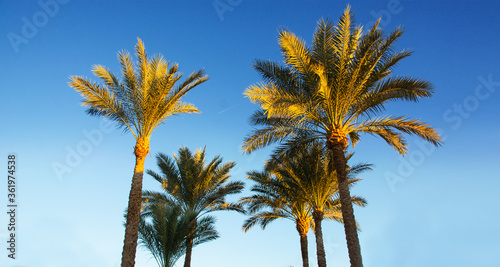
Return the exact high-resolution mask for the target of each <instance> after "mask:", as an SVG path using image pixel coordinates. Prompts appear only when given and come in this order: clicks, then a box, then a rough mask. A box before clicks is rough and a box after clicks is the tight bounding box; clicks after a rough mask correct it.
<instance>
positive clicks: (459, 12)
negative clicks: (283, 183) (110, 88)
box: [0, 0, 500, 267]
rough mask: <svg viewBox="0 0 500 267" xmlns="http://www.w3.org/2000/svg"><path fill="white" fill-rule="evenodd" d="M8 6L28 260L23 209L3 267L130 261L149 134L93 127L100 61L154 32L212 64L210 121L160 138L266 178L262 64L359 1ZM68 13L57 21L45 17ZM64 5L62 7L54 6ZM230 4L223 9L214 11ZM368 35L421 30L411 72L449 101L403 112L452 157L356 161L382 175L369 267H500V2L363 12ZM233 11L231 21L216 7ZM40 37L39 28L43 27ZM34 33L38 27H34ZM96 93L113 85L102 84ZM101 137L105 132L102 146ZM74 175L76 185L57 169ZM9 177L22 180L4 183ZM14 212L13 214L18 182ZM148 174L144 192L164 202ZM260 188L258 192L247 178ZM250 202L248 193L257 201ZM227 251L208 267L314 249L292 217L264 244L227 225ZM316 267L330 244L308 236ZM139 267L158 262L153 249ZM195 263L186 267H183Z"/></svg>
mask: <svg viewBox="0 0 500 267" xmlns="http://www.w3.org/2000/svg"><path fill="white" fill-rule="evenodd" d="M54 1H55V0H41V1H40V2H38V1H13V0H9V1H0V36H2V38H1V41H0V51H1V52H0V53H1V59H2V63H3V64H1V65H0V69H1V71H0V78H1V81H2V86H1V90H2V96H1V99H2V105H1V108H0V109H1V111H2V114H3V115H2V116H1V119H0V122H1V125H2V131H1V132H0V151H1V153H0V156H1V158H2V160H0V169H3V170H6V168H7V155H8V154H9V153H16V155H17V157H18V172H17V173H16V174H17V179H18V184H17V186H18V188H17V189H18V197H17V202H18V204H19V207H18V217H17V223H18V231H17V236H18V241H17V242H18V243H17V245H18V252H17V256H18V259H16V260H15V261H13V260H11V259H8V258H7V251H6V249H5V248H6V247H7V243H6V241H7V219H8V218H7V214H6V212H1V213H0V266H7V267H11V266H12V267H14V266H26V267H27V266H29V267H31V266H37V267H59V266H61V267H62V266H75V267H80V266H81V267H87V266H97V267H99V266H103V267H105V266H112V267H115V266H119V263H120V257H121V249H122V242H123V235H124V227H123V226H122V222H123V217H122V215H123V211H124V209H125V208H126V206H127V199H128V192H129V190H130V182H131V176H132V172H133V164H134V156H133V154H132V152H133V146H134V140H133V136H132V135H130V134H122V133H121V131H119V130H115V129H114V128H111V129H109V127H107V126H109V125H106V124H105V122H103V120H102V119H100V118H95V117H89V116H87V115H86V114H85V108H83V107H81V106H80V104H79V103H80V101H81V97H80V96H79V95H78V94H77V93H76V92H75V91H74V90H73V89H71V88H70V87H69V86H68V85H67V82H68V77H69V76H70V75H83V76H87V77H92V79H95V78H94V77H93V76H92V74H91V72H90V69H91V66H92V65H93V64H102V65H105V66H107V67H109V68H110V69H111V70H112V71H114V72H115V73H118V72H119V70H120V69H119V65H118V61H117V53H118V52H119V51H120V50H122V49H125V50H128V51H133V48H134V45H135V44H136V40H137V37H140V38H141V39H142V40H143V41H144V42H145V45H146V49H147V51H148V52H149V54H150V55H153V54H158V53H161V54H163V55H164V56H165V58H166V59H168V60H170V61H171V62H177V63H179V69H180V71H181V72H184V73H191V72H192V71H194V70H198V69H200V68H205V70H206V73H207V74H208V75H209V76H210V80H209V81H208V82H207V83H205V84H203V85H201V86H200V87H198V88H196V89H194V90H193V91H191V92H190V93H189V94H188V95H187V96H186V99H185V100H186V101H188V102H191V103H193V104H195V105H196V106H197V107H198V108H199V109H200V110H201V111H202V114H199V115H186V116H181V117H176V118H172V119H171V120H169V121H168V122H167V123H166V124H165V125H163V126H161V127H160V128H159V129H157V130H156V131H155V132H154V134H153V137H152V140H151V156H148V158H147V159H146V168H147V169H153V170H157V169H156V164H155V159H154V155H155V154H156V153H158V152H163V153H166V154H172V153H173V152H175V151H177V150H178V148H179V147H180V146H183V145H184V146H187V147H189V148H190V149H192V150H194V149H197V148H200V147H203V146H206V147H207V148H206V149H207V153H208V156H209V157H210V158H211V157H213V156H215V155H217V154H220V155H221V156H222V157H223V158H224V160H226V161H230V160H231V161H236V163H237V166H236V167H235V168H234V170H233V172H232V175H233V178H232V179H235V180H243V181H244V180H245V172H246V171H248V170H253V169H260V168H261V167H262V163H263V161H264V160H265V159H266V157H267V155H268V154H269V152H270V149H264V150H259V151H257V152H255V153H254V154H252V155H243V154H242V153H241V150H240V147H241V144H242V140H243V138H244V137H245V136H246V135H247V134H248V133H249V132H250V129H251V127H250V126H249V124H248V118H249V116H250V115H251V114H252V113H253V111H254V110H255V109H256V108H257V107H256V106H255V105H253V104H252V103H250V102H249V101H248V99H245V98H244V97H243V95H242V93H243V91H244V90H245V89H246V88H247V87H248V86H249V85H251V84H254V83H257V82H259V81H260V78H259V76H258V75H257V73H256V72H255V71H254V70H253V69H252V65H251V62H252V60H253V59H256V58H261V59H272V60H276V61H280V60H281V55H280V51H279V47H278V44H277V33H278V29H279V28H281V27H285V28H287V29H289V30H290V31H292V32H294V33H296V34H297V35H298V36H301V37H302V38H303V39H304V40H306V42H308V43H309V44H310V41H311V38H312V34H313V32H314V29H315V27H316V23H317V21H318V20H319V19H320V18H322V17H325V18H326V17H328V18H330V19H331V20H334V21H336V20H337V19H338V17H339V16H340V14H341V12H342V11H343V10H344V8H345V6H346V5H347V3H348V2H346V1H319V0H307V1H249V0H239V1H238V0H232V1H229V0H216V1H199V2H195V1H188V0H183V1H181V0H173V1H142V2H138V1H137V2H135V1H124V2H121V1H76V0H69V1H68V0H65V1H63V0H60V1H59V2H54ZM47 3H51V4H50V5H49V8H48V9H46V8H44V7H45V6H46V5H47ZM54 3H56V4H54ZM214 3H215V4H214ZM350 3H351V5H352V8H353V11H354V12H355V15H356V19H357V22H358V23H359V24H362V25H371V24H372V23H373V22H374V21H375V20H376V18H378V17H380V16H382V23H381V25H382V26H383V28H384V29H387V30H388V31H390V30H392V29H394V28H396V27H397V26H399V25H404V26H405V28H406V32H405V34H404V35H403V37H402V38H401V39H400V42H399V43H398V44H397V48H398V49H406V48H410V49H413V50H414V55H413V56H411V57H410V58H408V59H406V60H404V61H403V62H401V64H400V65H399V66H398V68H397V69H396V73H397V74H402V75H408V76H413V77H421V78H424V79H427V80H429V81H431V82H432V83H433V84H434V86H435V91H436V93H435V96H434V97H433V98H431V99H424V100H422V101H421V102H420V103H418V104H415V103H394V104H391V105H389V106H388V107H387V113H388V114H396V115H397V114H407V115H408V116H410V117H414V118H420V119H422V120H424V121H427V122H429V123H431V124H432V125H433V126H434V127H436V128H439V129H440V131H441V132H442V133H443V135H444V136H445V137H446V142H445V143H444V145H443V146H442V147H440V148H437V149H435V148H431V147H430V146H427V145H423V144H422V143H421V142H420V141H419V140H416V139H411V138H410V139H409V143H410V150H411V151H410V153H409V154H408V156H407V157H406V158H402V157H400V156H399V155H398V154H397V153H396V152H395V151H393V150H392V149H391V148H390V147H388V146H387V145H386V144H385V143H384V142H383V141H382V140H379V139H376V138H374V137H371V136H364V137H363V139H362V140H361V142H360V143H359V145H358V146H357V147H356V150H355V151H356V156H355V160H357V161H360V162H369V163H373V164H374V165H375V169H374V171H372V172H370V173H366V174H364V175H363V178H364V180H363V181H362V182H360V183H358V185H357V186H356V187H354V188H353V192H354V193H355V194H357V195H361V196H364V197H365V198H366V199H367V200H368V202H369V205H368V206H367V207H366V208H357V209H356V210H355V214H356V218H357V220H358V222H359V224H360V226H361V228H362V232H361V233H360V240H361V247H362V253H363V257H364V262H365V266H384V267H391V266H394V267H396V266H409V267H412V266H457V267H461V266H463V267H469V266H476V267H483V266H484V267H489V266H498V259H497V258H496V257H497V255H496V254H495V253H493V252H497V251H499V250H500V245H499V243H498V240H500V232H499V231H498V229H497V227H495V225H496V224H497V221H498V220H499V219H500V214H499V212H498V207H497V202H498V201H499V200H500V199H499V197H498V194H497V191H498V189H499V188H500V179H498V178H499V177H498V176H499V175H498V173H497V172H496V171H495V167H494V166H495V164H497V163H498V160H499V159H500V152H499V150H500V145H499V143H500V142H499V141H498V137H497V135H496V134H495V133H498V131H499V130H500V124H499V117H498V116H499V114H500V105H499V104H498V103H499V101H500V93H499V90H500V68H499V65H498V64H499V62H500V53H499V52H498V43H499V37H498V29H499V28H500V19H499V15H500V12H499V11H500V3H499V2H497V1H396V0H390V1H370V2H367V1H352V2H350ZM223 5H226V6H225V7H226V9H224V10H223V9H219V10H218V9H217V8H216V7H215V6H219V7H221V8H222V6H223ZM31 24H32V25H33V26H31V27H30V26H29V25H31ZM27 25H28V26H27ZM95 80H96V79H95ZM89 136H90V137H89ZM58 164H62V165H65V166H67V167H68V168H67V169H65V170H66V171H65V172H64V173H61V172H59V173H58V172H56V171H54V166H61V165H58ZM4 173H5V172H4ZM1 180H2V181H3V182H2V183H1V184H0V205H2V207H4V208H0V210H7V206H6V205H7V193H6V192H7V182H6V174H4V178H2V179H1ZM156 183H157V182H155V181H154V180H153V179H151V177H149V176H147V175H146V176H145V177H144V188H145V189H153V190H155V189H159V186H158V184H156ZM247 185H250V183H249V182H247ZM247 194H248V191H245V193H243V194H241V196H243V195H247ZM216 215H217V217H218V222H217V229H218V230H219V231H220V234H221V238H219V239H218V240H216V241H213V242H210V243H207V244H204V245H201V246H199V247H196V248H195V249H194V252H193V261H192V263H193V266H207V267H212V266H213V267H233V266H241V267H250V266H252V267H253V266H283V267H287V266H300V265H301V259H300V251H299V238H298V235H297V233H296V230H295V227H294V225H293V223H292V222H290V221H276V222H275V223H273V224H271V225H270V226H269V227H268V228H267V229H266V230H265V231H262V230H261V229H260V228H255V229H252V230H251V231H249V232H248V233H246V234H245V233H243V232H242V231H241V225H242V223H243V221H244V219H245V217H244V216H243V215H239V214H231V213H223V212H221V213H217V214H216ZM323 232H324V235H325V247H326V252H327V261H328V264H329V266H348V258H347V249H346V245H345V238H344V233H343V228H342V226H341V225H339V224H337V223H334V222H327V223H325V224H324V230H323ZM309 244H310V248H309V253H310V255H309V256H310V262H311V266H316V263H315V261H316V260H315V259H316V256H315V247H314V236H313V235H312V233H310V236H309ZM136 262H137V264H136V266H145V267H146V266H156V263H155V262H154V260H153V259H151V256H150V255H149V254H148V252H147V251H145V250H144V249H142V248H139V250H138V255H137V258H136ZM182 262H183V260H182V259H181V260H179V262H178V266H182Z"/></svg>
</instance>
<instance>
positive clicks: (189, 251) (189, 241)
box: [184, 238, 193, 267]
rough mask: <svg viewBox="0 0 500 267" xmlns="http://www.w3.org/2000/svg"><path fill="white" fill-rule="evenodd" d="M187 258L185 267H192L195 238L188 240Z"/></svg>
mask: <svg viewBox="0 0 500 267" xmlns="http://www.w3.org/2000/svg"><path fill="white" fill-rule="evenodd" d="M186 243H187V244H186V258H185V260H184V267H191V254H192V251H193V238H188V239H187V240H186Z"/></svg>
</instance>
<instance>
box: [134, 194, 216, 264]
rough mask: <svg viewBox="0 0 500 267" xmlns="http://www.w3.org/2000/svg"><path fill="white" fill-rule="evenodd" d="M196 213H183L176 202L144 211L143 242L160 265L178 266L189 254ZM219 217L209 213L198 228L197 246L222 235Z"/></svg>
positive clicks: (141, 235) (141, 236) (196, 234)
mask: <svg viewBox="0 0 500 267" xmlns="http://www.w3.org/2000/svg"><path fill="white" fill-rule="evenodd" d="M193 217H194V214H189V213H182V211H181V208H180V207H179V206H175V205H165V204H163V203H153V204H152V205H148V206H147V210H145V211H143V213H142V214H141V220H140V223H139V242H140V244H141V245H143V246H144V247H146V248H147V249H148V250H149V251H150V252H151V254H152V255H153V257H154V259H155V260H156V262H157V263H158V266H159V267H174V265H175V263H176V262H177V260H178V259H179V258H180V257H181V256H182V255H184V253H186V237H187V235H188V234H189V232H188V229H191V228H192V225H191V224H192V223H193ZM214 224H215V218H214V217H212V216H205V217H203V219H201V220H200V221H199V222H198V224H197V225H196V227H195V229H194V234H193V235H194V237H195V238H194V241H193V246H196V245H198V244H202V243H205V242H208V241H211V240H215V239H217V238H218V237H219V235H218V233H217V231H216V230H215V227H214Z"/></svg>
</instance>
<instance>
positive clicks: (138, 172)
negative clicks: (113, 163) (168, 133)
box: [121, 139, 149, 267]
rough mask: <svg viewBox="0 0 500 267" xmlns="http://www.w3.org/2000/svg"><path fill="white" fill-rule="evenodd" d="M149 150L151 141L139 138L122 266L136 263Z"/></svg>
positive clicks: (135, 151)
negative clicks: (143, 184)
mask: <svg viewBox="0 0 500 267" xmlns="http://www.w3.org/2000/svg"><path fill="white" fill-rule="evenodd" d="M148 152H149V142H147V141H145V140H144V139H139V140H138V141H137V144H136V146H135V149H134V154H135V168H134V176H133V177H132V186H131V189H130V194H129V197H128V208H127V223H126V225H125V241H124V242H123V251H122V265H121V266H122V267H133V266H134V265H135V252H136V250H137V239H138V236H139V234H138V231H139V221H140V215H141V200H142V178H143V174H144V161H145V159H146V155H147V154H148Z"/></svg>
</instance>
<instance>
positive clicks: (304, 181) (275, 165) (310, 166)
mask: <svg viewBox="0 0 500 267" xmlns="http://www.w3.org/2000/svg"><path fill="white" fill-rule="evenodd" d="M291 152H292V153H290V154H288V155H283V154H282V155H280V156H279V157H276V156H275V157H273V158H272V159H271V160H270V161H269V162H268V164H267V169H268V170H270V171H271V172H274V173H275V174H276V176H278V177H280V180H281V181H282V182H281V185H283V184H286V188H290V192H291V193H292V194H295V195H296V196H300V197H301V198H302V199H303V200H302V201H305V202H306V203H308V204H309V205H310V206H311V208H312V218H313V221H314V234H315V237H316V254H317V260H318V266H319V267H326V254H325V249H324V243H323V230H322V227H321V224H322V221H323V219H324V218H329V219H334V220H337V221H339V222H343V221H342V212H341V205H340V201H339V196H338V192H339V190H338V181H337V175H336V171H335V168H334V166H333V161H332V156H331V152H330V151H328V150H325V148H324V146H323V145H322V144H321V143H319V142H313V143H310V144H306V145H303V146H302V147H301V148H299V149H295V150H294V151H291ZM351 156H352V154H351V155H349V156H348V157H347V158H348V159H349V158H351ZM369 169H371V165H369V164H357V165H355V166H352V167H350V166H348V170H347V173H348V178H347V180H348V184H349V185H353V184H354V183H356V182H357V181H359V180H361V179H359V178H355V176H356V174H359V173H361V172H362V171H365V170H369ZM350 202H351V203H354V204H357V205H360V206H364V205H365V204H366V201H365V200H364V199H363V198H361V197H351V201H350ZM325 215H327V216H326V217H325Z"/></svg>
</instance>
